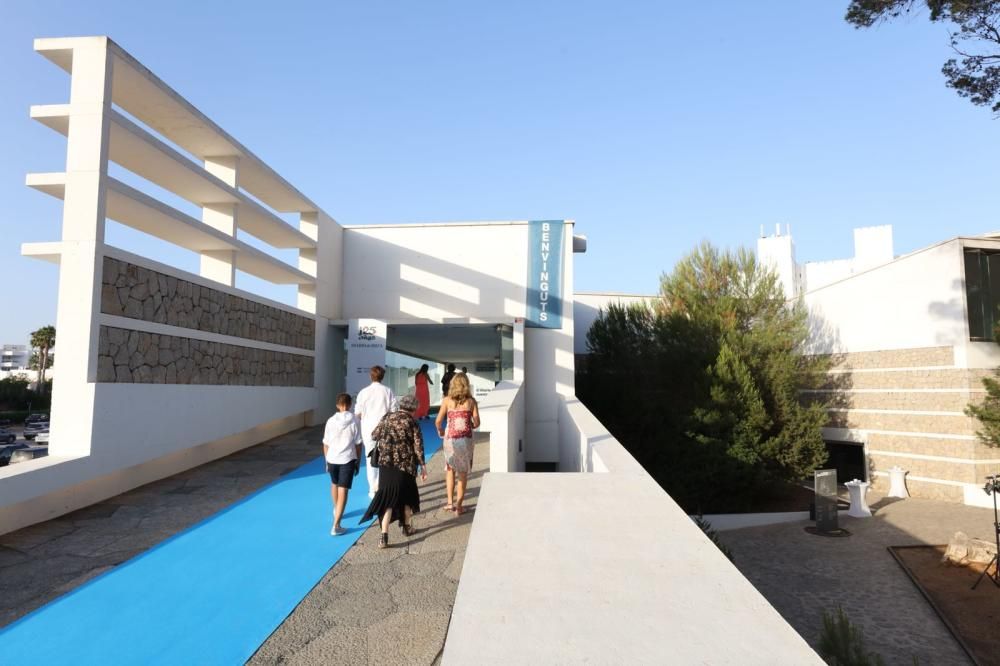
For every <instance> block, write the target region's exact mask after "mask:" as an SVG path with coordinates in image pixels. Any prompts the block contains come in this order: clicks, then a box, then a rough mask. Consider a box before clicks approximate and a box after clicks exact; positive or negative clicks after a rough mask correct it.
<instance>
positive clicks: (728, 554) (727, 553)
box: [694, 516, 736, 562]
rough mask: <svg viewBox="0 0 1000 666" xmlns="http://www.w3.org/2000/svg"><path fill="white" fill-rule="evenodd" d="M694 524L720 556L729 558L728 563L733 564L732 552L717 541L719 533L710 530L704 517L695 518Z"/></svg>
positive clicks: (710, 527)
mask: <svg viewBox="0 0 1000 666" xmlns="http://www.w3.org/2000/svg"><path fill="white" fill-rule="evenodd" d="M694 524H695V525H697V526H698V527H700V528H701V531H702V532H704V533H705V536H707V537H708V538H709V540H710V541H711V542H712V543H714V544H715V547H716V548H718V549H719V550H721V551H722V554H723V555H725V556H726V557H727V558H729V561H730V562H735V561H736V560H734V559H733V551H731V550H729V547H728V546H727V545H726V544H724V543H722V542H721V541H720V540H719V533H718V532H716V531H715V530H714V529H712V525H711V524H710V523H709V522H708V521H706V520H705V518H704V516H695V519H694Z"/></svg>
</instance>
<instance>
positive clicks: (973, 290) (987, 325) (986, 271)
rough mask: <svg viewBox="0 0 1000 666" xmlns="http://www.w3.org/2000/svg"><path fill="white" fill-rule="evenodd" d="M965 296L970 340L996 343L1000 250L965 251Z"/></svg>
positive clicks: (999, 289)
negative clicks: (994, 337) (994, 340)
mask: <svg viewBox="0 0 1000 666" xmlns="http://www.w3.org/2000/svg"><path fill="white" fill-rule="evenodd" d="M965 295H966V303H967V305H968V310H969V338H970V339H972V340H993V332H994V329H995V327H996V325H997V323H998V322H1000V251H996V250H982V249H978V248H967V249H966V250H965Z"/></svg>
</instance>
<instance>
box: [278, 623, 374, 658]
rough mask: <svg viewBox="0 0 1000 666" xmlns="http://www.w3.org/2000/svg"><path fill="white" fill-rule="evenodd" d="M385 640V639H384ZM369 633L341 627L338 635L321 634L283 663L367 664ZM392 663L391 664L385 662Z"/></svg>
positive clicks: (358, 629)
mask: <svg viewBox="0 0 1000 666" xmlns="http://www.w3.org/2000/svg"><path fill="white" fill-rule="evenodd" d="M383 640H384V637H383ZM368 641H369V632H368V630H367V629H362V628H356V627H341V628H339V629H338V631H337V632H336V633H333V632H331V633H327V634H320V635H319V636H317V637H316V638H315V639H314V640H312V641H310V642H309V643H308V644H307V645H306V646H305V647H303V648H302V650H301V651H299V652H296V653H295V654H293V655H291V656H290V657H289V658H288V659H284V660H282V662H281V663H283V664H285V663H287V664H290V665H292V666H315V664H329V665H331V666H355V665H356V664H367V663H370V662H369V661H368ZM385 663H391V662H385Z"/></svg>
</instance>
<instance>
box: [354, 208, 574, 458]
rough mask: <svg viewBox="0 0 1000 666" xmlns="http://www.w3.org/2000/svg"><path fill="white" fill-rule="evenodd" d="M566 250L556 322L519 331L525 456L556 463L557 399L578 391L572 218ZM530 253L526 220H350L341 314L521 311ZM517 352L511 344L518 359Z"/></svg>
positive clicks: (493, 316) (445, 316) (470, 315)
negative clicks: (413, 222) (400, 222)
mask: <svg viewBox="0 0 1000 666" xmlns="http://www.w3.org/2000/svg"><path fill="white" fill-rule="evenodd" d="M563 253H564V254H563V271H564V274H563V321H562V328H560V329H539V328H525V329H524V363H523V368H524V389H523V390H524V393H525V397H524V399H525V419H526V423H525V430H526V432H525V442H526V457H527V460H528V462H556V461H557V460H558V455H559V450H558V439H559V436H558V418H559V417H558V396H559V395H573V392H574V388H575V363H574V357H573V330H574V328H573V311H574V305H573V293H572V288H571V285H572V284H573V224H572V222H566V223H564V224H563ZM528 256H529V255H528V225H527V223H526V222H513V223H478V224H477V223H471V224H427V225H392V226H388V225H387V226H369V227H346V228H345V233H344V310H343V317H344V318H345V319H352V318H359V317H371V318H374V319H385V320H389V321H393V322H401V321H406V320H408V319H409V320H412V321H414V322H415V323H416V322H429V321H437V322H446V321H448V320H460V321H463V322H465V321H468V320H469V319H472V320H480V321H483V322H490V323H492V322H502V321H511V320H515V319H518V318H523V317H524V316H525V313H526V298H527V293H526V284H527V278H528ZM517 356H518V347H517V345H516V343H515V365H518V364H517ZM518 379H519V377H517V376H516V374H515V380H518Z"/></svg>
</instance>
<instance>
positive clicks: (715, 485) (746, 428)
mask: <svg viewBox="0 0 1000 666" xmlns="http://www.w3.org/2000/svg"><path fill="white" fill-rule="evenodd" d="M661 297H662V298H661V300H660V301H659V302H658V303H657V304H656V305H655V306H654V307H647V306H644V305H641V304H640V305H632V306H627V307H621V306H611V307H610V308H608V309H607V310H606V311H604V312H602V313H601V316H600V317H598V319H597V321H596V322H595V323H594V325H593V327H592V328H591V330H590V333H589V334H588V336H587V342H588V345H589V347H590V351H591V356H590V359H589V361H588V363H587V369H586V371H585V372H583V373H581V375H580V377H579V378H578V382H577V386H578V391H577V392H578V394H579V395H580V397H581V398H582V399H583V401H584V402H585V403H586V404H587V405H588V406H589V407H590V409H591V410H592V411H593V412H594V413H595V415H596V416H597V417H598V418H600V419H601V421H602V422H603V423H605V424H606V425H607V426H608V428H609V429H610V430H611V432H612V433H614V434H615V436H616V437H618V439H619V440H620V441H621V442H622V444H624V445H625V446H626V447H627V448H628V449H629V450H630V451H631V452H632V454H633V455H635V456H636V458H637V459H638V460H639V462H640V463H642V464H643V466H644V467H645V468H646V469H647V470H649V472H650V473H651V474H652V475H653V476H654V477H655V478H656V479H657V481H659V483H660V484H661V485H662V486H663V487H664V488H665V489H666V490H667V491H668V492H669V493H670V494H671V496H672V497H674V499H675V500H677V501H678V502H679V503H680V504H681V505H682V506H684V507H685V508H686V509H688V510H689V511H690V512H699V511H702V510H704V511H719V510H734V509H741V508H745V507H747V506H748V505H750V504H752V502H753V500H754V498H755V496H757V495H759V494H761V493H762V491H763V490H764V489H765V488H767V486H768V485H770V484H772V483H773V482H776V481H777V482H785V481H789V480H797V479H800V478H802V477H804V476H806V475H808V474H809V473H811V472H812V470H813V469H815V468H816V467H818V466H820V465H822V464H823V463H824V462H825V461H826V455H827V454H826V447H825V445H824V443H823V440H822V437H821V434H820V428H821V427H822V426H823V424H824V423H825V420H826V413H825V410H824V407H823V406H822V405H819V404H813V405H803V404H802V403H801V402H800V400H799V393H800V391H801V390H803V389H807V388H816V387H818V385H819V383H820V381H821V379H822V376H823V371H824V370H825V368H826V366H825V361H823V360H822V359H819V358H816V357H809V356H804V355H802V354H800V353H799V351H800V350H801V349H802V345H803V343H804V342H805V339H806V336H807V333H808V329H807V326H806V320H805V313H804V311H803V310H802V309H801V308H800V307H798V306H789V305H788V304H786V302H785V298H784V293H783V291H782V289H781V285H780V284H779V282H778V279H777V277H776V276H775V275H774V273H773V272H771V271H769V270H766V269H765V268H764V267H762V266H761V265H760V264H759V263H758V262H757V260H756V258H755V257H754V256H753V255H752V254H751V253H750V252H747V251H745V250H740V251H738V252H720V251H718V250H717V249H715V248H714V247H712V246H711V245H709V244H704V245H702V246H701V247H699V248H698V249H697V250H695V251H694V252H692V253H691V254H690V255H688V256H687V257H685V258H684V259H683V260H681V261H680V262H679V263H678V264H677V266H676V267H675V269H674V271H673V272H672V273H671V274H670V275H665V276H664V277H663V279H662V281H661Z"/></svg>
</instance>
